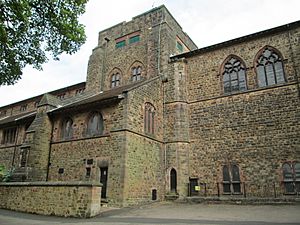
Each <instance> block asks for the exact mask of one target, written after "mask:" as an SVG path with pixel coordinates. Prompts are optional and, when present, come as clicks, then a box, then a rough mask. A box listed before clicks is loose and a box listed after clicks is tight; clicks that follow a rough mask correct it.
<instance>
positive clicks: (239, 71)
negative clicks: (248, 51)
mask: <svg viewBox="0 0 300 225" xmlns="http://www.w3.org/2000/svg"><path fill="white" fill-rule="evenodd" d="M223 71H224V72H223V87H224V93H232V92H236V91H243V90H246V73H245V66H244V65H243V64H242V63H241V61H240V60H238V59H237V58H235V57H231V58H229V60H228V61H227V62H226V63H225V64H224V68H223Z"/></svg>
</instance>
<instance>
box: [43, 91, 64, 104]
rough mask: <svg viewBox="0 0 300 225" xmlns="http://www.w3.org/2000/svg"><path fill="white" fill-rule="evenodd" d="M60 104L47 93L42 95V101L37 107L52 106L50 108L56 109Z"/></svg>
mask: <svg viewBox="0 0 300 225" xmlns="http://www.w3.org/2000/svg"><path fill="white" fill-rule="evenodd" d="M60 104H61V101H60V100H59V99H58V98H57V97H56V96H54V95H51V94H48V93H47V94H44V96H43V97H42V99H41V101H40V103H39V106H42V105H52V106H55V107H57V106H58V105H60Z"/></svg>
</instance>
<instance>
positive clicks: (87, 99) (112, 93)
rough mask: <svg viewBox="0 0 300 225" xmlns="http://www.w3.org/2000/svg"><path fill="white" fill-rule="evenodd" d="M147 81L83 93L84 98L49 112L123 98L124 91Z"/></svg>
mask: <svg viewBox="0 0 300 225" xmlns="http://www.w3.org/2000/svg"><path fill="white" fill-rule="evenodd" d="M144 83H145V82H135V83H132V84H129V85H125V86H121V87H117V88H113V89H110V90H108V91H104V92H100V93H97V94H93V95H82V98H80V99H78V98H77V101H76V99H75V101H73V102H70V103H67V104H65V105H63V106H61V107H58V108H55V109H53V110H51V111H50V112H49V113H50V114H51V113H58V112H61V111H64V110H71V109H74V108H76V109H78V108H81V107H85V106H86V105H89V104H93V103H99V102H104V101H105V102H106V101H114V100H121V99H123V98H124V95H123V94H124V93H126V92H128V91H129V90H131V89H133V88H136V87H139V86H140V85H142V84H144Z"/></svg>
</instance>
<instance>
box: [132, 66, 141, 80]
mask: <svg viewBox="0 0 300 225" xmlns="http://www.w3.org/2000/svg"><path fill="white" fill-rule="evenodd" d="M141 77H142V68H141V67H140V66H138V67H133V68H132V81H139V80H141Z"/></svg>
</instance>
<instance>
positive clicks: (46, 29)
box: [0, 0, 88, 85]
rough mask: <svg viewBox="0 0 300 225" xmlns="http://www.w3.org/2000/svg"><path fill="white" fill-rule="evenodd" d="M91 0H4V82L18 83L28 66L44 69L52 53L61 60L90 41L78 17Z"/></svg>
mask: <svg viewBox="0 0 300 225" xmlns="http://www.w3.org/2000/svg"><path fill="white" fill-rule="evenodd" d="M87 1H88V0H0V85H11V84H14V83H15V82H16V81H17V80H18V79H20V78H21V75H22V69H23V68H24V67H25V66H26V65H32V66H33V67H34V68H36V69H38V70H41V69H42V64H43V63H45V62H47V60H48V58H47V55H49V53H50V55H51V57H52V58H53V59H55V60H59V58H58V56H59V55H60V54H62V53H63V52H65V53H67V54H72V53H74V52H76V51H77V50H78V49H79V48H80V46H81V45H82V44H83V43H84V42H85V40H86V36H85V32H84V26H83V25H82V24H80V23H79V22H78V17H79V16H80V15H82V14H83V13H84V12H85V6H86V3H87ZM47 52H48V54H47Z"/></svg>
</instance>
